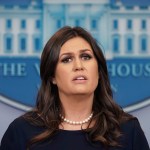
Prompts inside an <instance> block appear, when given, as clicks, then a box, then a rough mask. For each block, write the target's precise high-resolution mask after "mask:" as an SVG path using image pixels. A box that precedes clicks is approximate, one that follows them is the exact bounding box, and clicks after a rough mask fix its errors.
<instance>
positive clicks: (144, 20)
mask: <svg viewBox="0 0 150 150" xmlns="http://www.w3.org/2000/svg"><path fill="white" fill-rule="evenodd" d="M66 25H69V26H72V27H73V26H81V27H84V28H85V29H86V30H88V31H89V32H90V33H91V34H92V35H93V37H94V38H95V39H96V40H97V42H98V43H99V45H100V47H101V48H102V50H103V52H104V55H105V57H106V59H107V65H108V71H109V75H110V81H111V87H112V90H113V92H114V99H115V101H116V102H117V103H118V104H119V105H120V106H121V107H122V108H123V109H124V110H125V111H127V112H129V113H131V114H133V115H134V116H136V117H137V118H138V119H139V121H140V124H141V126H142V129H143V131H144V133H145V135H146V137H147V140H148V142H149V144H150V121H149V117H148V115H149V113H150V28H149V27H150V1H149V0H132V1H131V0H82V1H81V0H80V1H79V0H21V1H20V0H11V1H10V0H0V120H1V124H0V140H1V138H2V136H3V134H4V132H5V131H6V129H7V127H8V125H9V124H10V123H11V122H12V121H13V120H14V119H15V118H16V117H18V116H20V115H22V114H23V113H25V112H26V111H29V110H30V109H31V108H32V107H33V106H34V105H35V102H36V94H37V91H38V88H39V86H40V74H39V63H40V56H41V52H42V50H43V47H44V45H45V44H46V42H47V40H48V39H49V38H50V37H51V36H52V35H53V33H54V32H56V31H57V30H58V29H59V28H61V27H63V26H66Z"/></svg>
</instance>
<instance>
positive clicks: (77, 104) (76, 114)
mask: <svg viewBox="0 0 150 150" xmlns="http://www.w3.org/2000/svg"><path fill="white" fill-rule="evenodd" d="M59 96H60V100H61V104H62V108H63V113H62V115H63V116H65V117H66V118H68V119H69V120H74V121H80V120H84V119H85V118H87V117H88V116H89V115H90V114H91V112H92V105H93V97H94V94H90V95H70V96H69V95H64V94H59Z"/></svg>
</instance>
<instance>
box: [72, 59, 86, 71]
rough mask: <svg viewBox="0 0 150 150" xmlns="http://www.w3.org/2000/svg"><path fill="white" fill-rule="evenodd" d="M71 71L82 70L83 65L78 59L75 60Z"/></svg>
mask: <svg viewBox="0 0 150 150" xmlns="http://www.w3.org/2000/svg"><path fill="white" fill-rule="evenodd" d="M73 70H74V71H79V70H84V67H83V63H82V61H81V60H80V59H79V58H78V59H75V61H74V66H73Z"/></svg>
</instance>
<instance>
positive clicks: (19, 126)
mask: <svg viewBox="0 0 150 150" xmlns="http://www.w3.org/2000/svg"><path fill="white" fill-rule="evenodd" d="M42 131H43V128H40V127H36V126H33V125H32V124H31V123H30V122H28V121H27V120H26V119H25V118H24V117H23V116H21V117H18V118H16V119H15V120H14V121H13V122H12V123H11V124H10V125H9V126H8V128H7V130H6V132H5V134H4V135H3V137H2V140H1V147H0V148H1V149H2V150H3V149H10V150H13V149H15V150H19V149H21V150H24V149H25V147H26V144H27V143H28V141H29V140H30V139H31V138H33V137H34V136H35V135H37V134H40V133H41V132H42Z"/></svg>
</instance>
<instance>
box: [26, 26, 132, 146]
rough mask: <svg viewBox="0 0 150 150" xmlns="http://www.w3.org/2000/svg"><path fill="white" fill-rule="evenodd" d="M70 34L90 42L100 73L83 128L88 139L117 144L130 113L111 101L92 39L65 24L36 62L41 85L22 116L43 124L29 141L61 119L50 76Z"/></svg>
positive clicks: (104, 69)
mask: <svg viewBox="0 0 150 150" xmlns="http://www.w3.org/2000/svg"><path fill="white" fill-rule="evenodd" d="M74 37H82V38H83V39H85V40H86V41H87V42H88V43H89V44H90V46H91V47H92V50H93V52H94V55H95V57H96V60H97V62H98V69H99V75H100V78H99V82H98V86H97V88H96V90H95V93H94V101H93V112H94V115H93V119H94V120H95V124H94V125H93V127H92V128H87V129H86V130H85V131H86V132H87V135H88V139H89V140H90V141H100V142H101V143H102V144H103V145H104V146H106V147H109V146H119V145H120V144H119V142H118V139H119V137H120V136H121V131H120V124H121V123H122V122H123V121H126V120H129V119H130V118H132V117H131V116H130V115H128V114H127V113H125V112H124V111H123V110H122V109H121V108H120V107H119V106H118V105H117V104H116V103H115V102H114V101H113V94H112V90H111V87H110V82H109V76H108V71H107V66H106V60H105V57H104V55H103V53H102V50H101V48H100V47H99V45H98V44H97V42H96V40H95V39H94V38H93V37H92V36H91V35H90V33H89V32H87V31H86V30H85V29H83V28H81V27H73V28H72V27H69V26H66V27H63V28H61V29H60V30H58V31H57V32H56V33H55V34H54V35H53V36H52V37H51V38H50V39H49V40H48V42H47V44H46V45H45V47H44V50H43V53H42V56H41V64H40V76H41V87H40V89H39V92H38V96H37V103H36V107H35V108H34V109H33V110H32V111H31V112H29V113H27V114H25V115H24V117H25V119H27V120H28V121H30V123H32V124H33V125H35V126H39V127H44V128H45V130H44V131H43V132H42V133H41V134H39V135H37V136H35V137H33V138H32V139H31V140H30V144H29V145H32V144H35V143H38V142H41V141H43V140H46V139H47V138H49V137H51V136H53V135H54V134H55V132H56V131H57V130H58V129H59V125H60V124H61V121H62V120H61V118H60V116H59V114H60V112H61V103H60V100H59V96H58V89H57V86H56V85H54V84H52V82H51V79H52V78H53V77H54V73H55V69H56V65H57V62H58V58H59V53H60V49H61V47H62V45H63V44H64V43H65V42H66V41H68V40H69V39H72V38H74ZM33 114H35V115H33ZM33 116H34V117H33ZM35 116H36V117H35Z"/></svg>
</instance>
